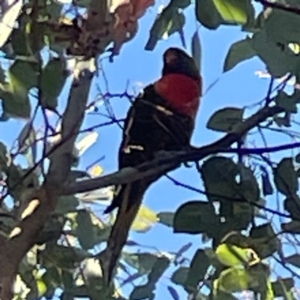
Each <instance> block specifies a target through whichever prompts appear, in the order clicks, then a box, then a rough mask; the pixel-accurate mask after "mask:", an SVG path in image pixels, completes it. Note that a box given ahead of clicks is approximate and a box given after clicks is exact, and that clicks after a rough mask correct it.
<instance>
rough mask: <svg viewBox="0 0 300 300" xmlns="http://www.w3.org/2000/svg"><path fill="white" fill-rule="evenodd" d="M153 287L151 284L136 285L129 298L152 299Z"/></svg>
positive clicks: (130, 299)
mask: <svg viewBox="0 0 300 300" xmlns="http://www.w3.org/2000/svg"><path fill="white" fill-rule="evenodd" d="M153 291H154V287H153V286H151V285H148V284H146V285H140V286H136V287H135V288H134V289H133V291H132V292H131V294H130V296H129V300H142V299H151V300H153V299H154V292H153Z"/></svg>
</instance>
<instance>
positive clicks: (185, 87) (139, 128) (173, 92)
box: [101, 48, 202, 284]
mask: <svg viewBox="0 0 300 300" xmlns="http://www.w3.org/2000/svg"><path fill="white" fill-rule="evenodd" d="M201 94H202V78H201V76H200V73H199V70H198V68H197V65H196V63H195V61H194V60H193V58H192V57H190V56H189V55H188V54H187V53H185V52H184V51H183V50H181V49H178V48H169V49H168V50H166V51H165V53H164V55H163V69H162V75H161V78H160V79H159V80H157V81H156V82H155V83H154V84H150V85H149V86H147V87H146V88H145V89H144V92H143V93H142V94H141V95H139V96H138V97H137V98H136V99H135V101H134V102H133V105H132V106H131V108H130V109H129V112H128V114H127V117H126V120H125V125H124V131H123V139H122V142H121V145H120V148H119V169H122V168H126V167H135V166H137V165H140V164H142V163H144V162H147V161H151V160H152V159H154V158H155V155H156V154H157V152H159V151H176V150H183V149H188V148H189V147H190V139H191V136H192V133H193V130H194V125H195V117H196V114H197V111H198V109H199V105H200V96H201ZM177 167H179V165H177V164H175V165H174V169H175V168H177ZM162 175H163V174H156V175H153V176H152V177H147V178H145V179H142V180H140V181H135V182H132V183H130V184H126V185H120V186H117V187H116V190H115V197H114V199H113V202H112V203H111V205H110V206H109V207H107V209H106V210H105V213H109V212H111V211H112V210H114V209H115V208H117V209H118V213H117V218H116V220H115V223H114V225H113V227H112V230H111V233H110V237H109V239H108V242H107V248H106V249H105V251H104V252H103V256H102V259H101V265H102V268H103V272H104V279H105V282H106V284H108V283H110V281H111V280H112V276H113V272H114V268H115V266H116V264H117V261H118V259H119V256H120V254H121V251H122V248H123V247H124V245H125V243H126V240H127V237H128V233H129V230H130V227H131V225H132V223H133V221H134V219H135V217H136V215H137V212H138V210H139V207H140V205H141V202H142V199H143V195H144V193H145V192H146V190H147V189H148V187H149V186H150V185H151V184H152V183H153V182H155V181H156V180H158V179H159V178H160V177H161V176H162Z"/></svg>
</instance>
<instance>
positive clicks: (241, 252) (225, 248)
mask: <svg viewBox="0 0 300 300" xmlns="http://www.w3.org/2000/svg"><path fill="white" fill-rule="evenodd" d="M250 250H251V249H243V248H240V247H237V246H234V245H230V244H225V243H224V244H221V245H219V246H218V247H217V249H216V255H217V258H218V260H219V261H220V262H221V263H222V264H223V265H225V266H228V267H235V266H238V265H246V264H247V263H249V262H250V260H251V258H252V257H251V254H252V252H251V251H250Z"/></svg>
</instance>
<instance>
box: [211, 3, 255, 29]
mask: <svg viewBox="0 0 300 300" xmlns="http://www.w3.org/2000/svg"><path fill="white" fill-rule="evenodd" d="M213 2H214V4H215V6H216V8H217V10H218V12H219V13H220V15H221V16H222V18H223V19H224V20H225V21H226V22H229V23H232V24H237V25H239V24H241V25H243V24H246V23H247V20H248V15H251V14H252V11H251V9H252V10H253V7H252V6H251V2H250V1H249V0H213Z"/></svg>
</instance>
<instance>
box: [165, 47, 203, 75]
mask: <svg viewBox="0 0 300 300" xmlns="http://www.w3.org/2000/svg"><path fill="white" fill-rule="evenodd" d="M163 63H164V66H163V70H162V75H163V76H164V75H167V74H182V75H186V76H188V77H191V78H193V79H196V80H198V79H199V78H200V72H199V69H198V67H197V65H196V63H195V61H194V59H193V58H192V57H191V56H189V55H188V54H187V53H186V52H185V51H183V50H181V49H179V48H175V47H174V48H173V47H172V48H169V49H168V50H166V51H165V53H164V55H163Z"/></svg>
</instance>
